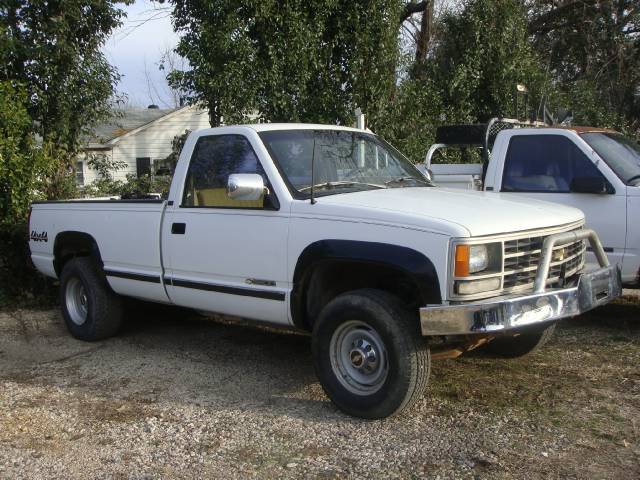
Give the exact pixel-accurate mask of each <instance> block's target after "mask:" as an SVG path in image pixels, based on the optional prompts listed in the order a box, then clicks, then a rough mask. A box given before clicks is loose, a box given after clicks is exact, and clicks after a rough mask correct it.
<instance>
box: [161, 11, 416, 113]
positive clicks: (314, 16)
mask: <svg viewBox="0 0 640 480" xmlns="http://www.w3.org/2000/svg"><path fill="white" fill-rule="evenodd" d="M171 3H172V5H173V15H174V26H175V28H176V30H177V31H178V33H180V34H181V35H182V37H181V40H180V43H179V45H178V47H177V51H178V53H179V54H180V55H182V56H184V57H186V58H187V59H188V61H189V63H190V64H191V65H192V69H191V70H188V71H182V72H174V73H173V74H172V75H170V77H169V80H170V83H171V84H172V85H174V86H176V87H178V88H181V89H182V90H183V91H184V92H185V93H186V94H187V100H188V101H190V102H192V103H194V102H202V103H204V104H205V105H206V106H207V107H208V108H209V111H210V114H211V123H212V125H218V124H219V123H220V122H221V120H222V118H223V117H224V120H225V121H226V122H228V123H232V122H241V121H246V120H248V117H249V114H250V113H252V112H254V111H257V112H259V113H260V116H261V118H262V119H264V120H268V121H305V122H313V121H317V122H327V123H341V124H345V123H351V122H352V121H353V112H354V110H355V108H356V107H360V108H362V110H363V111H366V112H367V114H368V115H369V119H370V122H371V123H372V124H373V125H375V124H376V123H377V122H379V121H380V120H381V119H380V118H379V112H381V111H382V109H383V107H384V106H385V103H386V102H387V101H388V100H389V98H390V96H391V95H392V94H393V91H394V89H395V80H396V79H395V69H396V66H397V61H398V55H399V50H398V39H397V36H398V27H399V19H401V12H402V10H403V7H404V2H401V1H399V0H367V1H359V2H353V1H350V0H315V1H303V0H291V1H287V2H281V1H277V0H222V1H202V0H171Z"/></svg>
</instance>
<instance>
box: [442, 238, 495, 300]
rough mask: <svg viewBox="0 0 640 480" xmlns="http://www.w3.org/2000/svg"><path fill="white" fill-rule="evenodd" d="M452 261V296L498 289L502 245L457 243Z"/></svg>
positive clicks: (493, 243)
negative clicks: (453, 278)
mask: <svg viewBox="0 0 640 480" xmlns="http://www.w3.org/2000/svg"><path fill="white" fill-rule="evenodd" d="M453 260H454V268H453V275H454V277H455V280H454V285H453V293H454V295H476V294H479V293H483V292H489V291H493V290H499V289H500V287H501V276H500V274H501V272H502V243H500V242H492V243H484V244H466V243H459V244H457V245H456V246H455V250H454V259H453ZM476 274H479V275H476Z"/></svg>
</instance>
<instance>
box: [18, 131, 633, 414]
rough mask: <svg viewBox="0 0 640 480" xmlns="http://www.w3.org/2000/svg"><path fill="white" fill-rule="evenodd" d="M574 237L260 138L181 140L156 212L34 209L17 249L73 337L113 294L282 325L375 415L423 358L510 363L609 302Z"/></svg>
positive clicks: (379, 144) (354, 156)
mask: <svg viewBox="0 0 640 480" xmlns="http://www.w3.org/2000/svg"><path fill="white" fill-rule="evenodd" d="M583 224H584V215H583V214H582V212H580V211H579V210H577V209H574V208H571V207H563V206H559V205H552V204H548V203H544V202H539V201H534V200H529V199H521V198H516V197H512V196H510V195H494V194H486V193H482V192H463V191H455V190H447V189H442V188H437V187H435V186H434V185H433V184H432V183H431V182H430V181H429V180H428V179H427V178H425V177H424V175H422V174H421V173H420V172H419V171H418V170H417V169H416V168H415V167H414V165H412V164H411V163H410V162H409V161H408V160H407V159H406V158H405V157H404V156H403V155H402V154H400V153H399V152H398V151H397V150H395V149H394V148H393V147H391V146H390V145H389V144H387V143H386V142H384V140H382V139H380V138H379V137H377V136H375V135H373V134H371V133H368V132H366V131H363V130H358V129H350V128H343V127H335V126H325V125H304V124H260V125H246V126H228V127H221V128H214V129H208V130H202V131H198V132H194V133H192V134H191V135H190V136H189V138H188V139H187V141H186V144H185V146H184V148H183V150H182V153H181V155H180V159H179V161H178V165H177V168H176V170H175V174H174V177H173V180H172V184H171V189H170V193H169V196H168V199H167V200H138V201H136V200H100V201H59V202H36V203H34V204H33V207H32V212H31V217H30V231H31V239H30V248H31V254H32V259H33V262H34V264H35V265H36V267H37V268H38V269H39V270H40V271H41V272H43V273H44V274H46V275H48V276H50V277H54V278H57V279H59V280H60V303H61V308H62V313H63V317H64V320H65V323H66V325H67V327H68V329H69V330H70V332H71V334H72V335H74V336H75V337H77V338H80V339H83V340H87V341H93V340H99V339H103V338H106V337H108V336H110V335H114V334H115V333H116V332H117V331H118V328H119V327H120V325H121V323H122V321H123V318H124V317H125V316H126V312H125V310H124V308H123V301H122V297H125V296H127V297H134V298H138V299H143V300H147V301H152V302H159V303H165V304H174V305H179V306H183V307H189V308H193V309H197V310H201V311H205V312H215V313H220V314H226V315H233V316H237V317H243V318H247V319H253V320H256V321H259V322H267V323H272V324H280V325H286V326H294V327H297V328H299V329H302V330H306V331H308V332H310V333H311V338H312V341H311V343H312V351H313V359H314V367H315V370H316V373H317V375H318V378H319V380H320V383H321V384H322V387H323V388H324V390H325V392H326V393H327V395H328V396H329V398H330V399H331V400H332V401H333V402H334V403H335V404H336V405H337V406H338V407H339V408H340V409H342V410H343V411H345V412H347V413H349V414H352V415H356V416H360V417H364V418H383V417H387V416H389V415H392V414H394V413H397V412H400V411H402V410H404V409H406V408H407V407H409V406H410V405H411V404H412V403H413V402H414V401H416V400H417V399H418V398H420V396H421V395H422V393H423V391H424V390H425V388H426V385H427V381H428V378H429V371H430V361H431V358H451V357H455V356H457V355H460V354H461V353H463V352H465V351H467V350H470V349H473V348H476V347H482V348H486V349H488V350H490V351H491V352H492V353H493V354H498V355H503V356H506V357H515V356H520V355H524V354H526V353H528V352H530V351H532V350H533V349H535V348H536V347H538V346H539V345H541V344H542V343H544V341H545V340H546V339H547V338H548V337H549V335H550V334H551V332H552V331H553V328H554V325H555V322H556V321H557V320H558V319H560V318H564V317H567V316H573V315H577V314H580V313H581V312H584V311H587V310H590V309H592V308H594V307H597V306H599V305H602V304H604V303H607V302H608V301H610V300H611V299H613V298H615V297H616V296H618V295H619V294H620V292H621V283H620V272H619V269H618V268H617V267H616V266H615V265H610V264H609V262H608V260H607V256H606V254H605V253H604V251H603V250H602V246H601V244H600V241H599V240H598V237H597V235H596V234H595V233H594V232H593V231H591V230H588V229H585V228H583V226H584V225H583ZM587 242H588V243H589V245H591V247H592V248H593V249H594V250H595V252H596V253H597V255H598V260H599V263H600V265H599V267H598V268H597V269H595V270H591V271H585V270H584V269H583V264H584V252H585V249H586V244H587ZM292 361H295V359H292ZM238 381H242V380H241V379H238Z"/></svg>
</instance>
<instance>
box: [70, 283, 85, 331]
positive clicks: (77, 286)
mask: <svg viewBox="0 0 640 480" xmlns="http://www.w3.org/2000/svg"><path fill="white" fill-rule="evenodd" d="M65 304H66V306H67V312H68V314H69V318H70V319H71V321H72V322H73V323H75V324H76V325H82V324H84V322H86V321H87V315H88V313H89V298H88V297H87V292H86V290H85V288H84V284H83V283H82V281H80V279H79V278H77V277H73V278H71V279H69V281H68V282H67V288H66V291H65Z"/></svg>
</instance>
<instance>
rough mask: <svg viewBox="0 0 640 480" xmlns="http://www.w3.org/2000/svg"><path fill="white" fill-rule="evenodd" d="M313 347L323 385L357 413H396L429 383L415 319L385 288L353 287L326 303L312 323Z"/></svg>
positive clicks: (373, 415)
mask: <svg viewBox="0 0 640 480" xmlns="http://www.w3.org/2000/svg"><path fill="white" fill-rule="evenodd" d="M312 349H313V357H314V365H315V370H316V374H317V375H318V378H319V379H320V383H321V385H322V388H323V389H324V391H325V392H326V394H327V395H328V396H329V398H330V399H331V400H332V401H333V403H335V404H336V405H337V406H338V408H340V409H341V410H343V411H344V412H346V413H348V414H350V415H354V416H356V417H361V418H369V419H374V418H385V417H388V416H391V415H394V414H398V413H400V412H402V411H403V410H405V409H407V408H408V407H410V406H411V405H412V404H413V403H415V401H416V400H418V399H419V398H420V397H421V396H422V394H423V393H424V390H425V389H426V386H427V383H428V379H429V371H430V355H429V349H428V348H427V345H426V342H425V341H424V339H423V338H422V337H421V335H420V330H419V322H418V319H417V318H416V315H412V314H411V312H409V311H408V310H407V309H406V308H405V307H404V305H403V304H402V302H401V301H400V300H399V299H398V298H396V297H395V296H393V295H390V294H388V293H386V292H383V291H379V290H371V289H363V290H357V291H353V292H348V293H345V294H342V295H340V296H338V297H336V298H335V299H333V300H332V301H331V302H329V303H328V304H327V305H326V306H325V307H324V309H323V310H322V312H321V313H320V316H319V318H318V319H317V321H316V323H315V325H314V328H313V336H312Z"/></svg>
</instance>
